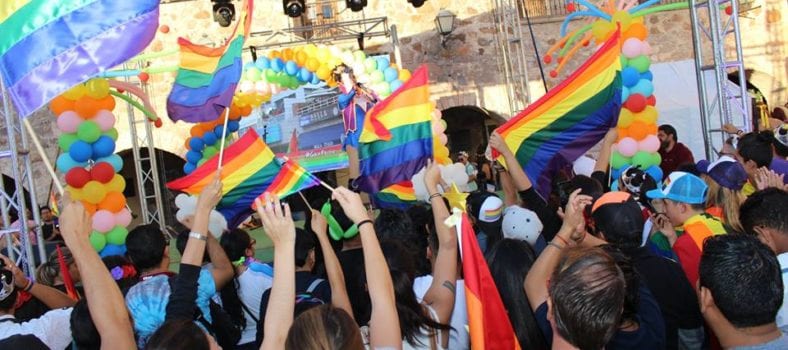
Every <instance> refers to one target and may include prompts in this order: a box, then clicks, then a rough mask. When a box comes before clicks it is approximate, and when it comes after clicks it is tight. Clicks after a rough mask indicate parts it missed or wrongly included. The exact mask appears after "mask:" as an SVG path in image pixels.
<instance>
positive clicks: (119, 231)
mask: <svg viewBox="0 0 788 350" xmlns="http://www.w3.org/2000/svg"><path fill="white" fill-rule="evenodd" d="M128 235H129V230H127V229H126V228H125V227H123V226H115V227H114V228H112V230H110V231H109V232H107V243H109V244H114V245H123V244H126V236H128Z"/></svg>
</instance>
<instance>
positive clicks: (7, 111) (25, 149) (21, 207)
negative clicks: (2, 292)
mask: <svg viewBox="0 0 788 350" xmlns="http://www.w3.org/2000/svg"><path fill="white" fill-rule="evenodd" d="M0 98H2V100H3V109H2V111H0V114H2V119H0V120H2V122H3V123H4V124H5V125H3V126H4V127H5V131H6V137H7V140H6V141H7V143H6V144H5V146H4V147H2V148H0V161H3V162H9V163H10V166H9V168H10V171H11V175H12V176H13V177H14V180H15V181H16V183H15V184H14V185H15V186H14V192H13V193H12V194H7V193H6V192H5V188H6V186H5V181H4V179H3V177H2V176H0V185H1V186H2V190H0V210H1V211H2V215H3V219H2V228H1V229H0V239H4V240H5V243H6V246H7V247H8V251H7V252H8V254H9V255H10V256H9V258H11V259H12V260H14V261H16V263H17V264H18V265H19V266H21V267H22V269H23V270H24V272H25V275H27V276H31V277H32V276H33V275H34V273H33V272H34V271H35V261H34V260H35V259H34V256H33V254H34V252H33V242H32V240H31V239H30V233H31V232H30V228H29V227H28V225H27V222H28V220H34V221H35V222H36V228H35V232H33V233H34V234H35V237H36V241H37V242H39V243H40V244H38V245H37V248H38V249H37V250H38V254H39V258H40V261H44V260H46V251H45V249H44V244H43V242H44V239H43V237H42V232H41V225H40V223H41V218H40V217H39V212H38V202H37V201H36V187H35V182H34V179H33V176H32V168H31V166H30V148H29V145H28V140H27V134H26V133H25V130H24V128H23V126H22V123H23V121H22V119H20V118H19V117H18V116H17V115H16V113H13V112H12V110H11V100H10V97H9V95H8V93H7V91H6V89H5V85H4V84H3V81H2V79H1V78H0ZM42 156H43V155H42ZM25 187H27V193H28V195H29V197H30V198H29V200H30V202H27V201H25V195H24V193H25ZM28 204H29V205H30V207H28ZM11 209H14V210H16V212H17V214H18V217H19V221H18V222H19V225H18V227H15V228H11V222H10V217H9V215H8V214H9V211H10V210H11ZM26 209H30V212H31V213H33V217H32V218H30V217H28V215H27V210H26ZM17 232H18V233H19V235H18V237H19V245H18V246H15V245H14V244H13V238H12V236H13V235H14V234H15V233H17Z"/></svg>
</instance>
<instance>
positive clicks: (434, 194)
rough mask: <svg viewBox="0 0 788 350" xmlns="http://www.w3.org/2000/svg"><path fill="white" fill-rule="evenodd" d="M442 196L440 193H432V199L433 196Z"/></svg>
mask: <svg viewBox="0 0 788 350" xmlns="http://www.w3.org/2000/svg"><path fill="white" fill-rule="evenodd" d="M441 196H442V195H441V194H440V193H433V194H431V195H430V200H432V199H433V198H438V197H441Z"/></svg>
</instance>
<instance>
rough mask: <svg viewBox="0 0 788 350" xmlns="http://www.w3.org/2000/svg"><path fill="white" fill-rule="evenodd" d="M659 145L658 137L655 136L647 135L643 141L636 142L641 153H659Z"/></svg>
mask: <svg viewBox="0 0 788 350" xmlns="http://www.w3.org/2000/svg"><path fill="white" fill-rule="evenodd" d="M659 144H660V142H659V137H657V136H656V135H648V136H646V138H645V139H643V140H640V142H638V148H639V149H640V150H641V151H646V152H651V153H653V152H656V151H659Z"/></svg>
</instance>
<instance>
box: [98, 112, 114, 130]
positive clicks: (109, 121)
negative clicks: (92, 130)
mask: <svg viewBox="0 0 788 350" xmlns="http://www.w3.org/2000/svg"><path fill="white" fill-rule="evenodd" d="M93 121H94V122H96V124H98V126H99V128H100V129H101V131H103V132H107V131H109V129H112V127H113V126H115V115H114V114H112V112H110V111H107V110H103V109H102V110H100V111H98V113H96V116H95V117H93Z"/></svg>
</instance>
